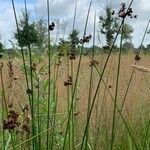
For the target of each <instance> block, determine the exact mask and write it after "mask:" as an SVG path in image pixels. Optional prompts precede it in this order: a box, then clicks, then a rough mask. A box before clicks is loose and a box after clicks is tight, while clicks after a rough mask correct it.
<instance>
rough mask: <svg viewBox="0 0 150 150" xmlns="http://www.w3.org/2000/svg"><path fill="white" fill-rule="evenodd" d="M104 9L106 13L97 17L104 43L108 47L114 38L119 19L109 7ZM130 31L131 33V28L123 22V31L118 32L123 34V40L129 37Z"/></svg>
mask: <svg viewBox="0 0 150 150" xmlns="http://www.w3.org/2000/svg"><path fill="white" fill-rule="evenodd" d="M105 11H106V14H105V15H104V16H100V17H99V23H100V25H101V33H102V34H104V35H105V36H106V44H107V46H109V47H110V46H111V44H112V42H113V40H114V35H115V34H116V33H117V32H118V30H119V24H120V23H119V22H120V20H119V18H118V17H116V16H114V15H113V14H112V12H113V11H112V9H111V8H110V7H108V6H107V7H106V9H105ZM132 33H133V28H132V27H131V26H130V25H128V24H124V25H123V33H121V32H120V34H122V35H123V40H128V39H131V38H132V36H131V34H132Z"/></svg>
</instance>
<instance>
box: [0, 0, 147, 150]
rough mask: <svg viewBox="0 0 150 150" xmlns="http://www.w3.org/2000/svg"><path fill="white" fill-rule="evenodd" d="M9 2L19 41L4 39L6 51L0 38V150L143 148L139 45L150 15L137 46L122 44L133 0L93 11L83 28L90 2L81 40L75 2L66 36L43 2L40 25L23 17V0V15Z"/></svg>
mask: <svg viewBox="0 0 150 150" xmlns="http://www.w3.org/2000/svg"><path fill="white" fill-rule="evenodd" d="M11 4H12V11H13V13H14V21H15V23H16V33H14V34H15V35H14V36H15V38H16V41H17V42H18V43H17V44H16V43H13V42H12V41H11V40H9V42H11V44H12V47H13V48H12V49H11V51H9V54H7V53H6V51H7V52H8V49H7V50H6V51H5V50H4V47H3V45H2V44H1V43H0V44H1V45H0V50H1V53H0V150H150V130H149V129H150V101H149V99H150V59H149V53H148V51H149V49H148V47H149V45H148V47H146V48H145V47H143V43H144V42H145V41H144V40H145V37H146V35H147V33H148V30H149V24H150V20H149V21H148V24H147V26H146V25H145V31H144V33H143V36H142V37H141V35H137V36H139V37H141V41H139V45H140V47H139V48H133V47H134V45H133V44H132V43H128V42H126V44H125V41H128V40H129V41H131V38H132V36H131V34H132V32H133V29H132V28H131V27H130V26H128V25H126V18H128V19H137V15H136V14H134V12H133V10H132V5H133V0H131V1H130V3H129V4H128V6H127V5H126V4H125V3H122V4H121V5H119V6H118V10H112V9H111V8H108V6H107V7H106V16H104V18H103V16H97V14H96V13H95V14H92V15H93V17H92V20H93V23H92V27H91V28H93V29H92V30H91V31H92V33H88V32H89V31H88V25H89V21H90V18H91V14H90V13H91V12H90V11H91V9H94V7H93V6H94V5H93V1H92V0H90V2H89V4H88V7H87V9H86V12H85V15H84V22H85V25H84V30H83V36H82V37H81V39H80V38H79V37H78V36H79V33H78V31H76V23H77V20H78V16H77V10H78V1H76V3H75V4H74V5H75V7H74V14H73V16H72V17H73V18H72V19H73V22H72V25H73V27H72V29H69V32H70V31H71V34H70V35H67V36H68V37H67V38H66V35H65V34H69V33H66V25H65V23H64V24H63V25H64V26H63V25H61V24H59V22H58V21H57V20H56V21H55V20H54V21H53V20H51V17H52V16H50V5H51V2H50V1H49V0H47V1H46V3H45V7H46V8H45V9H47V10H46V13H47V15H45V18H44V19H46V22H45V20H44V22H43V21H42V20H41V21H42V22H39V23H40V24H35V22H32V21H33V20H32V19H31V22H30V17H29V14H28V5H27V2H26V0H24V1H22V4H23V5H24V12H23V14H22V15H23V18H22V19H23V20H19V19H18V11H16V10H18V9H17V8H16V5H15V4H16V3H15V2H14V0H12V1H11ZM107 5H109V4H108V1H107ZM95 7H96V6H95ZM34 9H35V11H36V8H34ZM103 9H104V8H103ZM94 12H96V10H94ZM71 15H72V14H71ZM114 15H116V17H114ZM36 17H37V16H36ZM36 17H35V16H34V17H33V18H36ZM97 18H99V20H97ZM37 19H38V18H37ZM117 21H118V22H117ZM82 22H83V21H82ZM36 23H37V22H36ZM55 23H56V24H55ZM44 24H45V25H44ZM35 25H36V26H35ZM37 25H40V26H37ZM61 26H62V28H63V31H62V32H63V38H61V37H59V36H60V35H59V32H60V30H59V27H61ZM98 26H100V27H98ZM127 26H128V28H127ZM39 27H40V28H39ZM101 29H102V30H101ZM127 29H128V30H127ZM130 29H131V30H130ZM53 30H56V32H53ZM100 30H101V34H103V36H102V37H105V41H101V35H100V34H99V36H100V37H97V36H98V35H97V32H100ZM125 30H127V31H125ZM129 30H130V31H129ZM80 32H81V31H80ZM125 32H126V33H125ZM55 34H56V35H55ZM54 37H55V40H54V39H53V38H54ZM102 39H103V38H102ZM53 40H54V41H55V42H54V41H53ZM96 43H97V44H98V45H99V46H100V47H101V48H100V47H98V46H96ZM102 43H105V44H106V45H105V46H104V45H102ZM117 43H119V44H118V45H116V44H117ZM87 44H89V45H91V48H87V47H88V46H87ZM124 44H125V45H124ZM129 46H130V48H128V47H129ZM131 47H132V48H131ZM125 49H126V51H125ZM132 49H134V51H132ZM142 50H144V51H142ZM87 51H88V52H87ZM11 52H12V53H11ZM13 52H14V53H13ZM86 52H87V53H86ZM144 52H145V54H144ZM146 53H147V54H146Z"/></svg>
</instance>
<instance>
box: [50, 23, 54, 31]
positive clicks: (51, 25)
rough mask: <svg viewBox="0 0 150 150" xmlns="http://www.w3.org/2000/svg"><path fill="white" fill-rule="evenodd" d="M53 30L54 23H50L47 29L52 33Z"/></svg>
mask: <svg viewBox="0 0 150 150" xmlns="http://www.w3.org/2000/svg"><path fill="white" fill-rule="evenodd" d="M54 28H55V23H54V22H52V23H51V24H50V25H49V27H48V29H49V30H50V31H53V30H54Z"/></svg>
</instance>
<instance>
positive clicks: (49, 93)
mask: <svg viewBox="0 0 150 150" xmlns="http://www.w3.org/2000/svg"><path fill="white" fill-rule="evenodd" d="M49 7H50V5H49V0H47V17H48V18H47V19H48V20H47V24H48V26H49V24H50V10H49ZM50 99H51V45H50V30H49V29H48V103H47V107H48V108H47V129H48V128H49V126H50ZM46 149H47V150H49V132H47V137H46Z"/></svg>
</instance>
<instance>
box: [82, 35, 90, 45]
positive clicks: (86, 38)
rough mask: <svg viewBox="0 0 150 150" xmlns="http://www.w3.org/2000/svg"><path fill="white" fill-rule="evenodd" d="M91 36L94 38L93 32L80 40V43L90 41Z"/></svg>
mask: <svg viewBox="0 0 150 150" xmlns="http://www.w3.org/2000/svg"><path fill="white" fill-rule="evenodd" d="M91 38H92V35H91V34H89V35H88V36H84V37H83V39H81V40H80V44H83V43H89V42H90V40H91Z"/></svg>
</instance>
